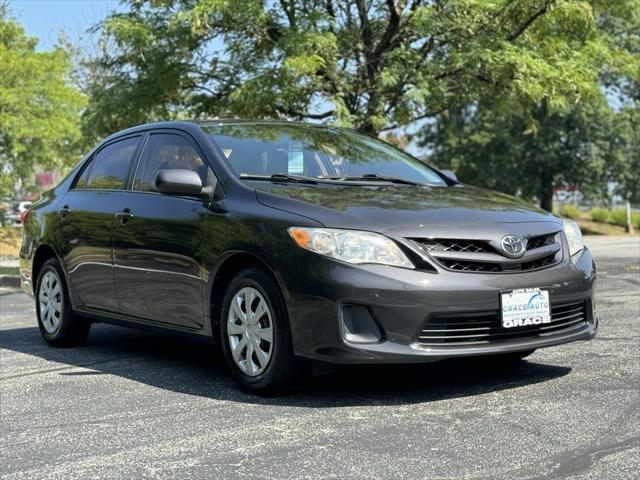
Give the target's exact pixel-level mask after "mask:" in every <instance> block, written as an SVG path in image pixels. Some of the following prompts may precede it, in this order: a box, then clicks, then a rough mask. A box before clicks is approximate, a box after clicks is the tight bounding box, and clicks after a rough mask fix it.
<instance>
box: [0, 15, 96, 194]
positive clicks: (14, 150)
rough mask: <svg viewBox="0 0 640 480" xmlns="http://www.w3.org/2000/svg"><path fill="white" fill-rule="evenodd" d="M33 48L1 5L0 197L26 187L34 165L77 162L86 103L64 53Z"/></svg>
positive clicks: (59, 164) (42, 165)
mask: <svg viewBox="0 0 640 480" xmlns="http://www.w3.org/2000/svg"><path fill="white" fill-rule="evenodd" d="M36 44H37V40H36V39H35V38H31V37H28V36H27V35H26V33H25V31H24V29H23V28H22V27H21V26H20V25H18V23H16V22H15V20H13V19H12V18H11V17H10V16H9V13H8V12H7V9H6V7H4V6H3V5H0V65H1V66H2V67H1V70H2V73H1V74H0V137H1V139H0V172H1V173H2V175H1V180H0V195H6V194H8V193H9V192H13V191H14V190H15V186H16V182H22V184H23V185H25V184H27V185H28V184H29V182H30V179H31V178H32V176H33V170H34V168H35V167H36V166H40V167H42V168H45V169H54V168H61V167H63V166H65V165H68V164H69V163H70V162H73V161H74V160H77V158H78V157H77V154H78V151H77V148H75V146H76V144H77V142H78V141H79V140H80V109H81V107H83V106H84V105H85V98H84V97H83V95H81V94H80V92H79V91H78V89H77V88H76V87H74V86H72V84H71V79H70V77H69V73H70V67H71V65H70V58H69V55H68V53H67V52H66V51H65V50H63V49H62V48H56V49H54V50H53V51H50V52H37V51H36Z"/></svg>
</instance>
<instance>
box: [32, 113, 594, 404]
mask: <svg viewBox="0 0 640 480" xmlns="http://www.w3.org/2000/svg"><path fill="white" fill-rule="evenodd" d="M20 257H21V276H22V284H23V287H24V289H25V290H27V292H29V293H30V294H32V295H34V297H35V303H36V312H37V321H38V326H39V329H40V333H41V334H42V337H43V338H44V340H45V341H46V342H47V343H49V344H50V345H52V346H72V345H78V344H80V343H81V342H82V341H83V340H84V339H85V338H86V336H87V334H88V332H89V329H90V326H91V324H92V323H94V322H110V323H117V324H123V325H129V326H137V327H145V328H163V329H168V330H172V331H177V332H186V333H191V334H196V335H201V336H205V337H208V338H212V339H213V340H214V341H215V342H216V343H218V344H219V346H220V348H221V350H222V352H223V354H224V356H225V358H226V361H227V363H228V364H229V368H230V369H231V371H232V372H233V374H234V376H235V378H236V379H237V380H238V381H239V382H240V384H241V385H242V386H243V387H244V388H246V389H248V390H250V391H254V392H273V391H279V390H282V389H285V388H287V387H290V386H291V385H292V384H293V383H294V382H295V380H296V379H297V378H299V376H300V375H301V373H302V372H304V371H305V370H306V367H307V366H308V365H310V364H313V363H316V364H319V365H323V364H324V365H326V364H328V363H329V364H353V363H416V362H433V361H437V360H442V359H446V358H451V357H469V356H479V355H501V356H502V357H503V358H505V359H519V358H522V357H525V356H527V355H529V354H531V353H532V352H533V351H534V350H536V349H538V348H541V347H549V346H552V345H559V344H563V343H567V342H572V341H575V340H588V339H591V338H592V337H593V336H594V335H595V333H596V329H597V326H598V325H597V319H596V317H595V314H594V305H595V301H594V282H595V278H596V268H595V264H594V262H593V260H592V257H591V254H590V253H589V250H588V249H587V248H586V247H584V245H583V243H582V235H581V233H580V229H579V228H578V226H577V225H576V224H575V223H574V222H572V221H569V220H563V219H560V218H558V217H555V216H554V215H552V214H550V213H548V212H545V211H542V210H539V209H537V208H534V207H532V206H530V205H528V204H526V203H525V202H523V201H521V200H518V199H516V198H513V197H510V196H508V195H503V194H500V193H495V192H491V191H488V190H484V189H480V188H476V187H473V186H469V185H465V184H463V183H460V182H459V181H458V180H457V179H456V178H455V175H454V174H453V173H452V172H449V171H438V170H435V169H433V168H431V167H429V166H427V165H426V164H425V163H423V162H421V161H419V160H417V159H415V158H413V157H412V156H410V155H408V154H406V153H404V152H402V151H400V150H398V149H396V148H394V147H393V146H391V145H388V144H386V143H384V142H381V141H380V140H377V139H375V138H371V137H368V136H365V135H362V134H360V133H357V132H355V131H351V130H346V129H340V128H335V127H330V126H315V125H306V124H300V123H287V122H266V121H212V122H203V123H195V122H163V123H154V124H148V125H142V126H138V127H134V128H131V129H128V130H124V131H121V132H118V133H116V134H113V135H111V136H110V137H109V138H107V139H105V140H104V141H103V142H101V143H100V144H99V145H97V146H96V147H95V148H94V149H93V150H92V151H91V152H90V153H88V154H87V155H86V157H85V158H84V159H83V160H82V161H81V162H80V163H79V164H78V165H77V166H76V167H75V168H74V169H73V171H72V172H71V173H70V174H69V175H68V176H67V177H66V179H64V180H63V181H62V182H61V183H60V184H59V185H58V186H57V187H56V188H54V189H53V190H51V191H49V192H47V193H46V194H44V195H43V196H42V198H41V199H40V200H39V201H38V202H36V203H35V204H34V205H33V206H32V207H31V209H30V210H29V214H28V215H27V218H26V220H25V227H24V234H23V243H22V248H21V251H20Z"/></svg>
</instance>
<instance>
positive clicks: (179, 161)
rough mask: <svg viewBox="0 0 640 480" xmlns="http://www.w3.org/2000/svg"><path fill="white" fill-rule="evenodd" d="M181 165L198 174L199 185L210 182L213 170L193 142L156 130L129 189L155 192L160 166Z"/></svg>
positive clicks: (176, 167) (166, 168) (169, 168)
mask: <svg viewBox="0 0 640 480" xmlns="http://www.w3.org/2000/svg"><path fill="white" fill-rule="evenodd" d="M172 169H185V170H192V171H194V172H196V173H197V174H198V175H200V179H201V180H202V185H203V186H209V185H212V184H213V183H212V182H213V172H212V171H211V169H210V168H209V166H208V165H207V163H206V162H205V161H204V160H203V159H202V157H201V156H200V154H199V153H198V151H197V150H196V149H195V148H194V147H193V145H192V144H191V143H190V142H189V141H188V140H187V139H186V138H184V137H182V136H181V135H174V134H170V133H157V134H153V135H151V137H150V138H149V142H148V143H147V146H146V147H145V151H144V154H143V156H142V159H141V160H140V166H139V167H138V171H137V173H136V179H135V181H134V183H133V189H134V190H137V191H140V192H155V191H157V190H156V186H155V183H156V182H155V181H156V175H157V174H158V172H159V171H160V170H172Z"/></svg>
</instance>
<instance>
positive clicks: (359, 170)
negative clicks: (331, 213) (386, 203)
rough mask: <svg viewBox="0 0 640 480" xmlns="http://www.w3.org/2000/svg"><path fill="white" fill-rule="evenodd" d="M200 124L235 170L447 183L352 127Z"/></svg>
mask: <svg viewBox="0 0 640 480" xmlns="http://www.w3.org/2000/svg"><path fill="white" fill-rule="evenodd" d="M202 128H203V130H204V131H205V132H206V133H207V134H208V135H209V136H210V137H211V138H212V139H213V141H214V142H215V143H216V144H217V145H218V146H219V147H220V149H221V150H222V152H223V153H224V156H225V157H226V159H227V162H228V163H229V165H230V166H231V168H232V169H233V170H234V171H235V173H236V174H237V175H238V176H242V175H243V174H244V175H267V176H268V175H273V174H279V173H285V174H291V175H294V174H295V175H304V176H307V177H362V176H368V175H380V176H387V177H399V178H403V179H407V180H412V181H415V182H421V183H429V184H436V185H446V183H445V182H444V180H443V179H442V178H441V177H440V176H439V175H438V174H437V173H436V172H435V171H434V170H432V169H431V168H429V167H428V166H426V165H425V164H423V163H422V162H420V161H419V160H417V159H415V158H413V157H412V156H410V155H408V154H406V153H404V152H402V151H400V150H398V149H396V148H394V147H392V146H391V145H389V144H387V143H384V142H382V141H380V140H376V139H375V138H371V137H368V136H366V135H362V134H359V133H357V132H355V131H352V130H346V129H341V128H334V127H318V126H305V125H296V124H291V125H288V124H277V123H276V124H268V123H265V124H217V125H203V126H202Z"/></svg>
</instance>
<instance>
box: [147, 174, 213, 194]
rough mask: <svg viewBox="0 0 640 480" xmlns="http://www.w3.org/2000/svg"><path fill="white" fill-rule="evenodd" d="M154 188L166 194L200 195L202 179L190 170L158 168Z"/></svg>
mask: <svg viewBox="0 0 640 480" xmlns="http://www.w3.org/2000/svg"><path fill="white" fill-rule="evenodd" d="M156 190H158V191H159V192H160V193H166V194H168V195H185V196H193V195H200V194H201V193H202V180H201V179H200V176H199V175H198V174H197V173H196V172H194V171H192V170H182V169H175V170H160V171H159V172H158V173H157V174H156Z"/></svg>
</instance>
